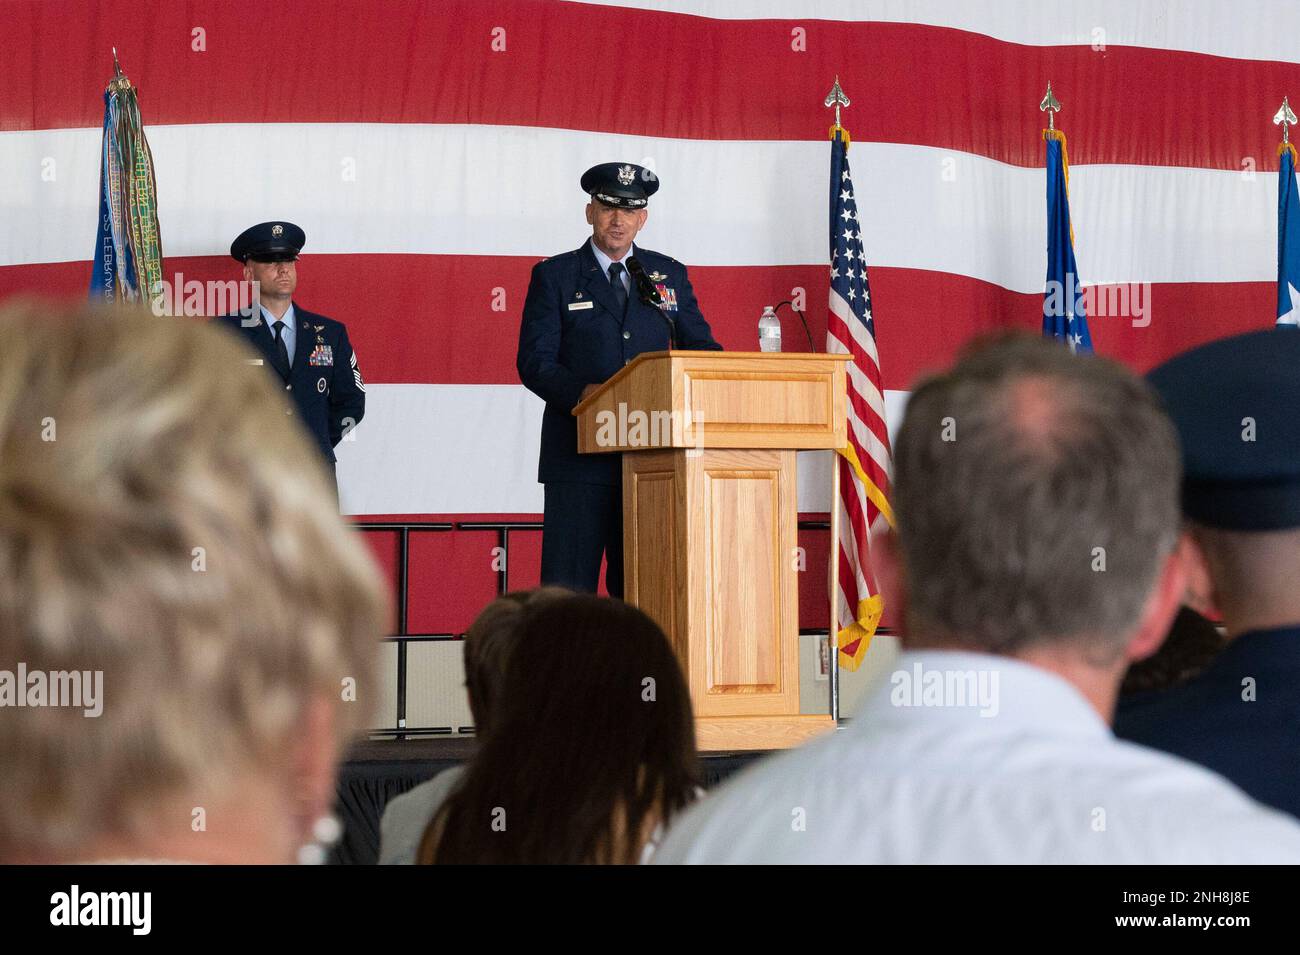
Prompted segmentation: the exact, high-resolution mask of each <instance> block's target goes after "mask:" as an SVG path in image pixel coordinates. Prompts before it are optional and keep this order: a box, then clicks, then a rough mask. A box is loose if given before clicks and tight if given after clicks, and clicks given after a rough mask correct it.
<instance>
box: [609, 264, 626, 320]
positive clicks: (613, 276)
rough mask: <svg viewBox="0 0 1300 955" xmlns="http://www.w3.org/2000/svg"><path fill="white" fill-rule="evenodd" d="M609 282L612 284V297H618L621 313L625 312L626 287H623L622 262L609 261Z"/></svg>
mask: <svg viewBox="0 0 1300 955" xmlns="http://www.w3.org/2000/svg"><path fill="white" fill-rule="evenodd" d="M609 284H610V285H612V286H614V297H615V298H617V299H618V307H619V308H620V309H621V310H622V312H621V314H623V315H626V314H627V289H626V288H624V287H623V263H622V262H611V263H609Z"/></svg>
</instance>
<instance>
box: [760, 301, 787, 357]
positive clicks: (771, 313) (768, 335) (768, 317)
mask: <svg viewBox="0 0 1300 955" xmlns="http://www.w3.org/2000/svg"><path fill="white" fill-rule="evenodd" d="M758 350H759V351H780V350H781V319H779V318H777V317H776V310H775V309H773V308H772V306H771V305H765V306H763V317H762V318H760V319H759V320H758Z"/></svg>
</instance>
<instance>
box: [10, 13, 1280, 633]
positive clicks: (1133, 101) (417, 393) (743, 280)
mask: <svg viewBox="0 0 1300 955" xmlns="http://www.w3.org/2000/svg"><path fill="white" fill-rule="evenodd" d="M1297 37H1300V4H1294V3H1286V2H1276V3H1253V4H1246V3H1243V4H1230V5H1229V4H1219V3H1215V2H1209V0H1180V2H1177V3H1175V2H1155V0H1137V2H1129V0H1113V2H1110V0H1107V2H1102V0H1091V2H1088V0H1084V2H1069V3H1048V2H1042V0H998V2H992V0H990V2H969V3H944V2H925V0H913V2H909V0H892V2H887V0H878V2H851V0H820V2H818V0H660V2H654V0H624V2H621V3H618V4H607V3H602V2H587V3H575V2H558V0H499V2H486V0H483V2H472V0H449V2H434V0H422V2H417V0H385V2H365V3H363V2H342V0H334V2H330V0H280V2H275V3H270V2H267V3H260V2H259V3H249V2H246V0H242V2H224V0H188V2H172V0H0V63H3V64H4V69H5V80H6V82H5V92H4V95H3V96H0V297H8V296H11V295H14V294H19V293H24V292H38V293H52V294H58V295H67V296H83V295H85V293H86V287H87V283H88V280H89V274H90V268H89V259H90V255H91V250H92V248H93V243H94V237H95V225H96V200H97V185H98V175H99V146H100V125H101V118H102V109H103V104H102V100H101V94H102V91H103V87H104V84H105V82H106V80H107V79H108V78H109V76H110V75H111V71H112V59H111V53H110V50H111V48H112V47H114V46H116V47H117V49H118V53H119V55H120V58H121V61H122V65H123V69H124V70H125V71H126V73H127V74H128V75H129V77H130V78H131V80H132V82H133V83H134V84H135V85H136V86H137V88H139V90H140V97H141V108H142V111H143V114H144V119H145V123H146V129H147V132H148V136H149V140H150V143H151V145H152V148H153V153H154V159H155V164H156V169H157V180H158V198H159V219H160V223H161V227H162V237H163V251H164V254H165V256H166V261H165V265H166V272H167V275H168V276H169V277H174V276H175V275H176V273H182V274H183V275H184V277H185V278H186V279H187V280H188V279H199V280H207V279H229V278H234V277H237V275H238V272H237V266H236V265H235V263H234V262H233V261H232V260H230V259H229V258H228V256H227V249H228V248H229V244H230V241H231V239H232V238H233V237H234V236H235V235H236V234H237V233H238V232H240V231H241V230H242V229H244V228H245V227H246V226H248V225H250V224H252V223H254V222H260V221H264V220H267V219H275V218H284V219H288V220H290V221H293V222H297V223H298V224H300V225H302V226H303V227H304V228H305V229H306V231H307V234H308V246H307V248H306V250H305V252H304V257H303V259H302V262H301V263H300V269H299V272H300V287H299V294H298V296H297V297H298V301H300V302H301V303H302V304H303V305H304V306H305V307H307V308H310V309H312V310H315V311H319V312H323V313H325V314H327V315H331V316H333V317H336V318H339V319H341V320H343V321H345V322H347V324H348V328H349V331H350V334H351V337H352V341H353V343H354V344H355V346H356V349H357V352H358V354H359V355H360V358H361V365H362V370H363V371H364V374H365V378H366V382H367V388H368V395H369V407H368V411H367V414H366V419H365V421H364V423H363V424H362V425H361V426H360V427H359V428H358V429H357V432H356V435H355V437H356V440H355V441H353V442H350V443H347V444H345V445H342V446H341V455H340V464H339V474H340V479H341V484H342V494H343V503H344V507H345V509H346V510H347V511H349V512H350V513H352V514H356V515H367V516H371V517H392V516H424V517H428V518H452V519H455V520H458V521H463V520H466V519H469V518H472V517H477V516H491V517H493V518H499V517H500V516H501V515H511V516H518V517H532V518H536V516H537V515H538V514H539V513H540V511H541V503H542V496H541V489H540V487H539V486H538V485H537V484H536V483H535V476H536V453H537V441H538V428H539V422H540V417H541V405H540V402H539V401H538V400H537V399H535V398H534V397H532V396H531V395H530V394H529V393H528V392H526V391H525V390H524V388H523V387H522V386H521V385H520V383H519V380H518V377H517V375H516V373H515V367H514V359H515V341H516V335H517V332H518V323H519V316H520V311H521V308H522V305H523V300H524V292H525V289H526V286H527V281H528V275H529V270H530V268H531V267H532V265H533V263H535V262H536V261H537V260H538V259H540V258H542V257H543V256H546V255H550V254H554V253H556V252H560V251H563V250H568V249H573V248H576V247H577V246H578V245H579V244H580V243H581V242H582V241H584V239H585V237H586V236H587V235H588V234H589V229H588V228H587V226H586V225H585V223H584V221H583V214H582V206H583V196H582V195H581V193H580V192H579V190H578V186H577V179H578V176H579V175H580V173H581V172H582V171H583V170H584V169H586V168H587V167H588V166H590V165H593V164H594V163H596V162H601V161H606V160H613V159H618V160H628V161H633V162H643V163H646V164H649V165H652V166H653V168H655V169H656V170H657V171H658V173H659V174H660V176H661V177H662V180H663V184H664V185H663V188H662V190H661V191H660V193H659V194H658V195H657V196H656V197H655V199H654V201H653V203H652V208H651V211H650V217H649V221H648V224H647V227H646V229H645V231H644V232H643V233H642V236H641V239H642V241H643V242H644V244H645V245H646V246H647V247H649V248H654V249H659V250H662V251H665V252H667V253H669V254H671V255H673V256H675V257H677V258H679V259H681V260H682V261H684V262H685V263H687V264H688V266H689V267H690V269H691V277H692V280H693V282H694V285H695V289H696V291H697V293H698V295H699V299H700V302H701V305H702V308H703V310H704V313H705V315H706V316H707V318H708V319H709V321H710V322H711V324H712V326H713V329H714V331H715V334H716V336H717V338H718V339H719V341H721V342H722V343H723V344H724V346H725V347H727V348H729V349H744V350H754V349H755V348H756V323H757V320H758V316H759V314H760V313H761V312H762V307H763V306H764V305H767V304H773V303H775V302H777V301H781V300H784V299H788V298H790V297H791V293H792V290H796V289H803V290H805V292H806V302H807V312H808V319H809V322H810V323H812V325H813V338H814V340H815V341H817V342H823V341H825V337H826V328H825V322H826V314H825V307H824V303H825V301H826V298H825V296H826V294H827V278H826V276H827V269H828V266H829V262H828V250H827V221H826V217H827V206H826V195H827V179H826V176H827V164H826V156H827V150H828V139H827V128H828V126H829V124H830V123H831V122H832V116H831V114H830V111H828V110H826V109H824V108H823V107H822V101H823V99H824V97H825V96H826V93H827V90H828V89H829V87H830V84H831V82H832V80H833V79H834V77H835V76H836V75H837V74H838V75H839V77H840V80H841V82H842V84H843V86H844V89H845V91H846V92H847V93H848V95H849V96H850V98H851V99H852V101H853V105H852V107H851V108H849V109H847V110H845V112H844V123H845V125H846V126H847V127H849V128H850V129H851V131H852V134H853V145H852V150H851V154H850V155H851V158H852V163H853V171H854V184H855V194H856V201H857V207H858V210H859V219H860V223H861V230H862V233H863V245H864V248H865V251H866V256H867V266H868V268H869V271H870V275H871V290H872V306H873V313H874V318H875V332H876V340H877V345H878V348H879V353H880V357H881V365H882V370H883V375H884V387H885V391H886V396H885V397H886V405H887V408H888V411H889V418H890V423H891V424H894V423H896V420H897V415H898V412H899V409H900V408H901V407H902V405H903V401H904V399H905V395H906V390H907V388H908V387H909V384H910V383H911V382H912V381H913V380H914V379H915V377H916V376H917V375H918V374H919V373H921V372H923V371H924V370H926V369H928V368H934V367H937V366H940V365H942V364H944V363H945V362H947V361H949V360H950V359H951V358H952V357H953V355H954V353H955V352H956V351H957V350H958V349H959V348H960V346H961V345H962V344H963V342H965V341H967V340H969V339H970V338H971V337H972V336H973V335H976V334H978V333H980V332H982V331H986V330H989V329H993V328H997V327H1003V326H1023V327H1025V328H1027V329H1031V330H1037V329H1038V328H1039V327H1040V326H1041V319H1042V313H1041V309H1042V292H1043V276H1044V265H1045V244H1046V238H1045V235H1046V233H1045V210H1044V191H1045V183H1044V173H1043V156H1044V153H1043V149H1044V145H1043V139H1042V135H1041V129H1042V127H1043V125H1044V124H1043V117H1042V115H1041V114H1040V113H1039V111H1038V108H1037V106H1038V102H1039V99H1040V98H1041V97H1042V95H1043V91H1044V88H1045V86H1046V83H1047V81H1048V80H1051V82H1052V85H1053V89H1054V91H1055V92H1056V94H1057V96H1058V97H1059V99H1060V101H1061V102H1062V104H1063V106H1064V110H1063V112H1062V113H1061V115H1060V117H1059V120H1058V121H1059V124H1060V126H1061V127H1062V128H1064V129H1066V130H1067V131H1068V133H1069V136H1070V149H1071V159H1072V160H1073V163H1072V165H1073V168H1072V173H1073V175H1072V179H1071V184H1070V199H1071V211H1072V214H1073V218H1074V226H1075V234H1076V239H1077V244H1076V251H1077V254H1078V259H1079V268H1080V271H1081V272H1082V274H1083V275H1084V276H1087V277H1088V279H1089V280H1091V281H1093V282H1095V283H1099V284H1105V283H1121V282H1142V283H1151V298H1150V303H1149V315H1150V323H1149V324H1147V325H1145V326H1143V327H1135V326H1134V324H1133V323H1132V322H1131V321H1130V320H1129V319H1123V318H1098V317H1093V318H1091V329H1092V334H1093V336H1094V342H1095V346H1096V350H1097V351H1098V352H1099V353H1101V354H1105V355H1111V356H1114V357H1117V358H1119V359H1121V360H1123V361H1125V362H1128V363H1130V364H1131V365H1133V366H1135V367H1137V368H1139V369H1145V368H1147V367H1149V366H1150V365H1152V364H1153V363H1154V362H1156V361H1158V360H1160V359H1162V358H1164V357H1166V356H1168V355H1170V354H1172V353H1174V352H1176V351H1178V350H1180V349H1183V348H1186V347H1188V346H1190V345H1193V344H1195V343H1197V342H1200V341H1204V340H1206V339H1210V338H1213V337H1217V336H1220V335H1224V334H1227V333H1230V332H1235V331H1239V330H1243V329H1248V328H1262V327H1266V326H1268V325H1269V324H1271V323H1272V321H1273V317H1274V311H1275V308H1274V304H1275V303H1274V298H1275V289H1274V284H1273V282H1274V280H1275V275H1276V272H1275V270H1276V231H1275V230H1276V222H1277V219H1276V211H1275V210H1276V202H1277V177H1276V169H1277V151H1276V142H1277V138H1278V137H1277V130H1276V128H1275V127H1274V126H1273V125H1272V124H1271V123H1270V122H1269V119H1270V117H1271V116H1272V114H1273V113H1274V111H1276V109H1277V107H1278V105H1279V103H1280V102H1281V99H1282V96H1283V95H1284V94H1288V93H1289V94H1291V95H1300V66H1297V61H1300V42H1297V40H1296V38H1297ZM800 340H801V334H800V330H799V329H797V328H787V335H786V341H787V342H790V343H798V342H799V341H800ZM801 457H808V458H809V460H808V461H806V462H804V463H803V465H802V466H801V472H802V475H803V478H804V480H803V486H802V488H801V509H802V510H803V511H804V512H805V513H806V514H815V515H823V516H824V515H825V513H826V512H827V511H828V510H829V506H830V496H829V488H828V485H829V481H828V480H827V475H828V474H829V471H828V468H829V461H827V460H826V459H825V458H820V459H817V458H813V457H812V456H801ZM803 542H804V544H805V546H807V547H808V548H809V560H808V567H809V571H808V572H807V573H805V574H804V577H805V578H806V579H805V580H804V582H803V585H802V587H801V601H802V613H803V621H802V622H803V624H804V626H825V625H826V622H827V612H826V579H825V573H824V570H825V568H826V566H827V563H826V557H827V554H828V543H829V542H828V540H827V535H826V533H825V532H824V531H823V532H819V533H817V532H809V533H806V534H805V535H803ZM373 543H374V545H375V549H376V553H377V554H379V556H380V557H381V559H382V560H383V561H384V562H385V563H386V564H387V565H388V566H389V567H390V568H391V567H392V566H393V562H394V560H395V549H394V547H395V545H394V542H393V538H392V537H391V536H390V537H387V538H384V537H381V536H376V537H375V538H374V539H373ZM494 543H495V536H494V535H493V534H491V533H489V532H477V531H468V530H466V531H458V532H455V533H446V534H428V535H418V536H416V537H413V538H412V545H411V546H412V549H411V605H410V614H411V617H410V620H409V623H408V629H409V630H410V631H411V632H456V631H459V630H463V629H464V627H465V625H466V623H467V622H468V620H469V619H470V616H471V615H472V613H473V612H474V611H475V610H476V609H477V608H478V607H480V606H481V605H482V604H483V602H485V601H486V600H487V599H488V598H489V597H490V596H491V595H492V593H493V592H494V589H495V587H496V582H497V578H496V575H495V572H494V569H493V566H492V557H491V556H490V554H491V547H492V545H493V544H494ZM537 550H538V547H537V541H536V535H524V538H523V539H519V538H516V540H515V542H514V543H513V544H512V557H513V561H512V566H511V583H512V585H516V586H526V585H528V584H530V583H532V582H533V581H535V579H536V574H537ZM886 622H888V614H887V617H886Z"/></svg>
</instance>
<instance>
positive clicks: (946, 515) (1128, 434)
mask: <svg viewBox="0 0 1300 955" xmlns="http://www.w3.org/2000/svg"><path fill="white" fill-rule="evenodd" d="M949 424H950V425H951V427H949ZM935 475H941V476H942V479H941V480H936V479H935V478H934V476H935ZM1181 478H1182V463H1181V457H1180V453H1179V446H1178V438H1177V435H1176V433H1175V431H1174V426H1173V424H1172V423H1171V422H1170V420H1169V418H1168V417H1167V416H1166V414H1165V413H1164V411H1163V410H1162V407H1161V405H1160V402H1159V399H1158V398H1157V397H1156V395H1155V392H1154V391H1153V390H1152V388H1151V386H1150V385H1148V384H1147V383H1146V382H1145V381H1143V380H1142V379H1140V378H1138V377H1137V376H1136V375H1134V374H1133V373H1132V372H1130V371H1128V370H1127V369H1125V368H1124V367H1123V366H1121V365H1119V364H1117V363H1116V362H1113V361H1110V360H1109V359H1106V358H1102V357H1100V356H1095V355H1075V354H1072V353H1070V352H1069V351H1068V350H1067V349H1065V348H1063V347H1062V346H1061V345H1060V344H1058V343H1056V342H1049V341H1045V340H1043V339H1041V338H1039V337H1037V336H1027V335H1020V334H1012V335H999V336H994V337H992V338H989V339H985V340H983V341H980V342H977V343H975V344H974V345H973V346H972V347H970V348H969V349H967V351H966V352H965V354H964V356H963V357H962V359H961V360H960V361H959V362H958V363H957V364H956V365H955V366H954V367H953V368H952V369H951V370H950V371H948V372H946V373H944V374H942V375H937V376H934V377H932V378H929V379H927V380H925V381H924V382H922V383H921V384H920V385H919V386H918V387H917V388H916V389H915V390H914V391H913V393H912V396H911V398H910V399H909V401H908V405H907V413H906V415H905V418H904V422H903V425H902V427H901V428H900V430H899V436H898V440H897V442H896V445H895V455H894V498H893V504H894V509H895V514H896V516H897V522H898V523H897V527H898V533H897V535H894V534H892V533H891V534H887V535H882V536H881V537H880V538H878V539H874V540H873V542H872V559H873V562H874V567H875V570H876V574H877V578H878V582H879V584H880V589H881V592H882V594H883V595H884V598H885V602H886V605H887V606H893V607H894V608H895V613H900V614H901V616H902V618H903V619H904V621H905V627H904V630H905V633H904V636H903V643H904V645H905V646H907V647H908V648H910V649H949V650H965V651H974V652H983V653H992V654H998V655H1002V656H1008V657H1014V658H1018V659H1022V660H1024V661H1026V662H1029V663H1032V664H1035V665H1037V666H1039V667H1041V668H1043V669H1045V670H1049V671H1051V672H1054V673H1056V674H1058V675H1059V676H1061V677H1063V678H1065V679H1066V680H1068V681H1069V682H1071V683H1073V684H1074V685H1075V686H1076V688H1078V689H1079V690H1080V691H1081V692H1082V693H1083V694H1084V696H1085V697H1086V698H1087V699H1088V701H1089V702H1090V703H1091V704H1092V706H1093V708H1094V709H1096V710H1097V712H1098V713H1099V714H1100V715H1101V716H1102V718H1103V719H1105V720H1107V721H1108V722H1109V721H1110V720H1111V719H1112V717H1113V715H1114V708H1115V700H1116V696H1117V690H1118V685H1119V682H1120V679H1121V677H1122V675H1123V673H1124V671H1125V670H1126V669H1127V668H1128V666H1129V664H1130V663H1131V662H1133V661H1135V660H1141V659H1145V658H1146V657H1149V656H1150V655H1151V654H1153V653H1155V652H1156V650H1157V649H1158V648H1159V646H1160V644H1161V642H1162V641H1163V640H1164V637H1165V635H1166V634H1167V633H1168V631H1169V625H1170V623H1171V621H1172V620H1173V618H1174V615H1175V614H1176V613H1177V611H1178V607H1179V604H1180V602H1181V600H1182V597H1183V594H1184V592H1185V589H1186V585H1187V581H1188V565H1189V562H1190V561H1191V559H1192V555H1191V551H1192V547H1191V544H1190V541H1189V540H1188V539H1187V538H1186V536H1185V535H1182V536H1180V528H1181V515H1180V513H1179V503H1178V502H1179V497H1178V489H1179V485H1180V481H1181ZM973 489H974V490H973Z"/></svg>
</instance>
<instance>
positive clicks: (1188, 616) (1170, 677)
mask: <svg viewBox="0 0 1300 955" xmlns="http://www.w3.org/2000/svg"><path fill="white" fill-rule="evenodd" d="M1227 645H1228V639H1227V637H1225V636H1224V635H1223V634H1222V633H1220V632H1219V628H1218V627H1216V626H1215V625H1214V623H1213V622H1212V621H1210V620H1208V619H1206V618H1205V617H1203V616H1201V615H1200V614H1199V613H1197V612H1196V611H1195V610H1193V609H1192V608H1191V607H1182V608H1180V609H1179V611H1178V616H1177V617H1175V618H1174V623H1173V626H1172V627H1170V628H1169V633H1168V635H1167V636H1166V637H1165V642H1164V643H1162V644H1161V645H1160V649H1159V650H1157V651H1156V652H1155V653H1154V654H1152V655H1151V656H1149V657H1147V658H1146V659H1145V660H1138V661H1137V662H1135V663H1134V664H1133V665H1132V666H1130V667H1129V668H1128V672H1127V673H1125V674H1124V682H1123V683H1122V684H1121V685H1120V688H1119V692H1120V696H1128V695H1130V694H1133V693H1149V692H1152V691H1155V690H1167V689H1169V688H1170V687H1175V686H1181V685H1182V684H1184V683H1186V682H1188V681H1189V680H1192V679H1194V678H1195V677H1197V676H1199V675H1200V674H1202V673H1204V672H1205V669H1206V668H1207V667H1208V666H1209V665H1210V664H1211V663H1213V662H1214V658H1215V657H1217V656H1218V655H1219V654H1220V653H1221V652H1222V651H1223V648H1224V647H1226V646H1227Z"/></svg>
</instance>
